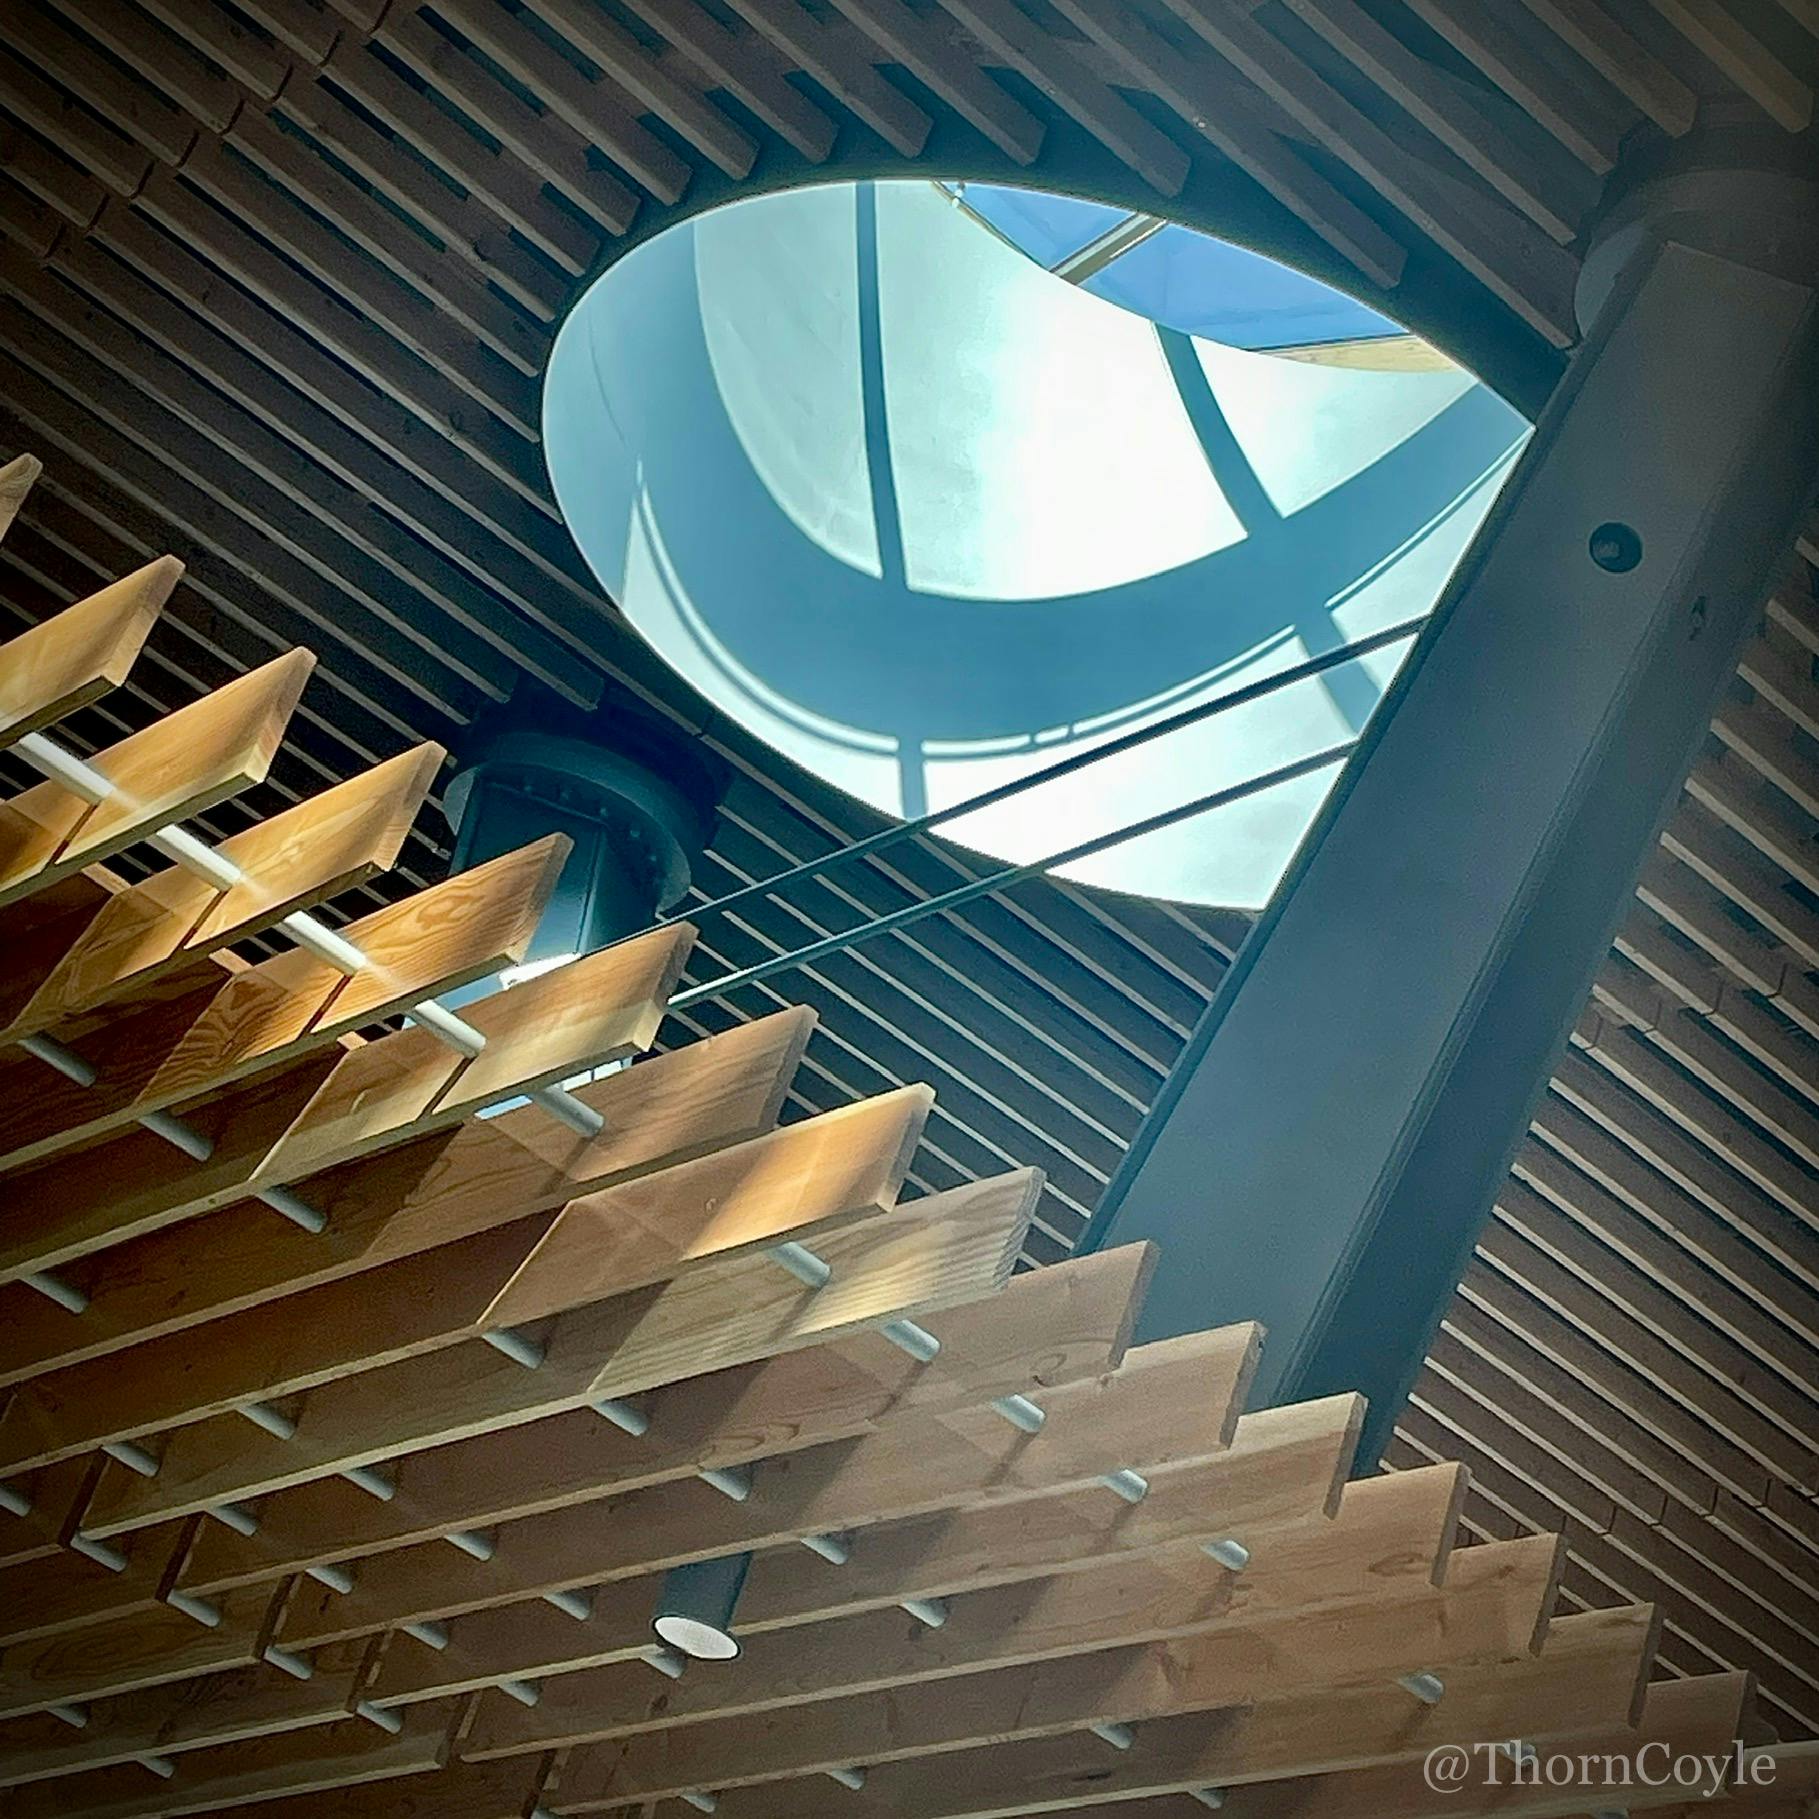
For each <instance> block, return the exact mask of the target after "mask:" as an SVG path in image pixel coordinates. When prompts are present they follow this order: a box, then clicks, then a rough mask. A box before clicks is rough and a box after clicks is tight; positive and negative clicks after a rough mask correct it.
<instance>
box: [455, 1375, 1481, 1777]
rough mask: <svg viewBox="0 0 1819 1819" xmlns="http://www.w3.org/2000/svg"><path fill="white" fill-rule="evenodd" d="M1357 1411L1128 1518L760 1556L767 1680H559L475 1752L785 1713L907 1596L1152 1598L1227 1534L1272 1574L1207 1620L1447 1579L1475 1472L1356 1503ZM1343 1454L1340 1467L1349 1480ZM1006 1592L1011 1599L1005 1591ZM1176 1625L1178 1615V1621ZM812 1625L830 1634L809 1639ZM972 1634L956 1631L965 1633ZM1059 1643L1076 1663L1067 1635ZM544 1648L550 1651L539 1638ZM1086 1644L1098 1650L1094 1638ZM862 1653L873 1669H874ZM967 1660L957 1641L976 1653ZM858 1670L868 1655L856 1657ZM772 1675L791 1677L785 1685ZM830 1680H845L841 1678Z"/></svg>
mask: <svg viewBox="0 0 1819 1819" xmlns="http://www.w3.org/2000/svg"><path fill="white" fill-rule="evenodd" d="M1349 1401H1350V1399H1349V1398H1345V1397H1339V1398H1334V1399H1332V1400H1331V1401H1330V1402H1328V1403H1326V1404H1307V1405H1299V1406H1297V1405H1291V1406H1289V1407H1286V1408H1282V1409H1272V1410H1268V1411H1264V1412H1261V1413H1258V1414H1255V1415H1247V1416H1246V1417H1245V1418H1244V1420H1243V1421H1241V1422H1240V1423H1239V1426H1238V1433H1237V1435H1236V1437H1235V1439H1234V1442H1233V1445H1232V1447H1231V1448H1230V1449H1229V1450H1228V1451H1227V1452H1226V1453H1224V1454H1223V1455H1221V1456H1220V1457H1219V1458H1218V1459H1216V1460H1214V1461H1211V1462H1210V1463H1208V1464H1206V1465H1204V1466H1199V1467H1189V1468H1184V1469H1183V1470H1181V1471H1178V1472H1160V1473H1158V1474H1157V1478H1156V1484H1155V1487H1154V1489H1153V1490H1152V1493H1151V1496H1150V1497H1146V1498H1145V1499H1144V1500H1143V1502H1142V1503H1140V1504H1137V1505H1135V1506H1134V1507H1131V1508H1127V1509H1124V1510H1122V1511H1118V1512H1114V1511H1113V1509H1112V1508H1111V1506H1110V1504H1109V1503H1108V1501H1107V1499H1108V1493H1106V1492H1105V1491H1104V1490H1103V1489H1102V1488H1101V1487H1095V1488H1094V1489H1093V1490H1091V1491H1074V1492H1069V1493H1066V1494H1065V1495H1063V1496H1060V1497H1056V1498H1052V1499H1048V1498H1045V1499H1040V1500H1036V1501H1033V1502H1029V1503H1018V1504H1011V1505H1002V1506H997V1507H991V1506H986V1507H982V1508H979V1509H975V1510H969V1511H965V1512H960V1513H957V1514H952V1515H942V1516H937V1517H923V1518H919V1519H916V1520H912V1521H908V1522H904V1523H900V1524H893V1525H891V1526H890V1527H887V1528H885V1529H882V1530H878V1531H876V1532H874V1533H873V1534H872V1535H871V1536H869V1537H868V1538H867V1545H866V1546H865V1547H863V1548H859V1549H856V1550H855V1551H854V1553H853V1556H852V1558H851V1559H850V1560H849V1561H848V1562H847V1564H846V1565H845V1566H844V1567H842V1568H841V1569H840V1570H839V1573H838V1574H837V1575H830V1574H828V1573H826V1572H817V1571H816V1570H815V1566H814V1563H813V1562H812V1561H809V1560H807V1559H806V1557H805V1556H804V1555H802V1554H801V1553H800V1552H789V1551H785V1552H778V1553H765V1554H760V1555H758V1556H757V1558H756V1559H755V1560H754V1561H753V1563H752V1568H751V1574H750V1577H749V1578H748V1580H747V1585H746V1590H745V1593H744V1595H743V1596H742V1598H741V1600H740V1606H739V1633H740V1636H741V1639H742V1642H743V1645H744V1647H745V1649H746V1651H747V1652H746V1655H745V1656H744V1657H742V1659H744V1660H745V1661H746V1662H747V1664H748V1665H751V1666H753V1667H755V1668H757V1669H758V1670H760V1671H758V1672H755V1673H741V1674H737V1675H724V1674H723V1675H718V1676H697V1677H695V1678H694V1679H691V1680H688V1681H687V1684H686V1685H685V1684H682V1683H680V1682H678V1683H677V1684H675V1685H673V1686H670V1687H667V1688H656V1687H653V1685H652V1683H651V1680H650V1678H649V1675H648V1673H647V1672H645V1671H643V1670H642V1667H641V1664H639V1666H638V1667H637V1668H636V1669H635V1670H633V1669H628V1668H626V1667H623V1666H620V1667H610V1666H608V1667H599V1668H594V1669H590V1670H587V1671H582V1672H573V1673H565V1674H564V1675H562V1676H561V1677H560V1678H558V1679H554V1680H552V1681H550V1682H549V1683H548V1685H547V1686H546V1687H545V1691H544V1697H543V1698H542V1699H541V1700H539V1702H538V1703H537V1705H536V1706H535V1707H531V1708H523V1707H520V1708H518V1709H515V1710H514V1709H512V1708H511V1707H510V1706H509V1705H508V1704H507V1703H505V1702H503V1701H497V1700H491V1699H489V1700H487V1701H485V1702H484V1703H483V1704H482V1706H481V1708H480V1711H479V1713H478V1714H477V1716H476V1718H475V1722H474V1726H473V1728H472V1730H471V1731H470V1733H469V1735H468V1737H467V1739H466V1740H465V1742H464V1744H463V1753H464V1754H466V1755H468V1756H471V1757H475V1758H484V1757H491V1756H494V1755H500V1754H505V1753H511V1752H520V1751H526V1750H537V1749H543V1748H548V1747H555V1746H560V1745H567V1744H575V1743H585V1742H591V1741H600V1740H604V1739H608V1738H613V1737H619V1736H630V1735H634V1734H637V1733H641V1732H644V1731H649V1730H659V1729H663V1728H665V1727H666V1726H668V1725H670V1724H672V1723H674V1724H687V1723H693V1722H695V1721H696V1720H698V1719H703V1718H714V1717H728V1716H734V1715H737V1714H740V1713H748V1712H754V1711H760V1710H764V1709H767V1708H769V1707H772V1706H773V1705H775V1706H778V1707H782V1706H787V1705H790V1704H792V1703H794V1702H795V1701H797V1700H799V1699H803V1698H811V1697H813V1696H814V1694H813V1687H814V1685H815V1684H816V1683H817V1682H816V1675H817V1673H818V1672H819V1668H818V1666H817V1665H816V1664H817V1663H818V1662H819V1661H820V1660H821V1656H820V1654H819V1652H818V1639H819V1638H821V1637H823V1636H824V1635H825V1637H826V1638H827V1639H828V1640H829V1641H830V1642H831V1643H832V1644H833V1646H834V1649H835V1652H836V1654H838V1653H839V1651H840V1650H841V1648H843V1647H844V1646H845V1643H844V1642H843V1641H842V1638H845V1639H848V1640H855V1639H861V1638H868V1637H869V1638H871V1640H872V1641H873V1642H878V1641H879V1640H880V1638H882V1639H883V1640H882V1646H883V1647H884V1650H885V1653H886V1655H887V1656H890V1657H892V1658H898V1657H901V1656H902V1654H903V1646H904V1645H903V1636H904V1633H905V1632H903V1631H902V1629H901V1627H900V1626H898V1625H897V1621H896V1617H895V1616H894V1615H893V1614H892V1607H893V1606H894V1605H895V1603H896V1601H897V1600H898V1599H900V1598H902V1597H904V1596H906V1595H913V1596H924V1597H941V1598H955V1599H958V1600H959V1601H960V1603H959V1604H958V1606H957V1607H956V1608H958V1609H959V1610H960V1611H962V1612H963V1613H964V1612H965V1611H966V1610H967V1609H969V1608H972V1607H974V1606H975V1604H976V1606H977V1609H978V1611H979V1614H980V1615H981V1616H984V1615H987V1614H989V1613H990V1612H992V1611H994V1610H995V1611H998V1612H999V1613H1000V1614H1002V1613H1003V1612H1004V1611H1005V1610H1006V1609H1007V1608H1009V1609H1011V1610H1017V1609H1022V1608H1025V1607H1027V1606H1028V1604H1029V1603H1030V1601H1031V1600H1033V1599H1034V1598H1036V1597H1038V1596H1040V1595H1042V1593H1043V1588H1044V1587H1054V1586H1057V1585H1059V1583H1060V1577H1061V1576H1066V1575H1074V1574H1078V1575H1081V1576H1082V1577H1084V1578H1085V1579H1086V1580H1088V1581H1089V1582H1093V1581H1099V1582H1102V1583H1104V1584H1109V1585H1116V1584H1124V1583H1129V1584H1132V1585H1137V1584H1142V1585H1149V1584H1150V1581H1149V1579H1148V1578H1146V1577H1145V1575H1146V1574H1147V1573H1148V1572H1149V1571H1150V1565H1149V1563H1150V1562H1152V1561H1154V1560H1156V1559H1158V1558H1167V1559H1173V1558H1177V1557H1180V1556H1182V1555H1183V1552H1184V1544H1186V1545H1188V1546H1191V1545H1192V1544H1193V1543H1194V1542H1196V1541H1197V1540H1204V1539H1213V1538H1217V1537H1218V1536H1220V1535H1223V1534H1228V1533H1230V1534H1240V1533H1241V1534H1243V1535H1245V1536H1248V1537H1251V1538H1252V1539H1253V1540H1254V1542H1255V1544H1256V1551H1257V1560H1256V1566H1257V1575H1256V1577H1254V1578H1253V1577H1251V1576H1250V1572H1249V1569H1248V1568H1247V1569H1246V1572H1245V1574H1242V1575H1238V1576H1236V1577H1229V1578H1225V1579H1223V1580H1222V1581H1221V1582H1220V1583H1222V1585H1223V1588H1224V1589H1223V1591H1222V1592H1220V1593H1219V1594H1218V1595H1217V1597H1215V1598H1214V1599H1213V1600H1212V1602H1211V1604H1210V1605H1209V1607H1208V1608H1210V1609H1213V1610H1215V1611H1217V1612H1221V1613H1224V1614H1229V1615H1231V1616H1232V1617H1233V1618H1234V1619H1238V1618H1241V1617H1242V1616H1243V1615H1244V1614H1245V1613H1247V1612H1250V1613H1258V1614H1261V1615H1263V1616H1265V1617H1267V1616H1268V1615H1269V1614H1270V1613H1271V1612H1277V1613H1279V1612H1280V1611H1282V1610H1286V1609H1288V1608H1290V1607H1291V1606H1292V1605H1294V1604H1296V1603H1297V1601H1299V1602H1300V1603H1302V1604H1305V1605H1308V1606H1314V1605H1317V1604H1319V1603H1320V1601H1321V1599H1322V1598H1323V1597H1326V1596H1330V1597H1331V1598H1333V1599H1342V1598H1344V1597H1347V1596H1351V1595H1354V1594H1355V1593H1356V1592H1357V1590H1358V1588H1359V1587H1360V1585H1362V1584H1363V1583H1365V1580H1366V1579H1367V1578H1375V1577H1381V1578H1382V1580H1383V1581H1384V1583H1385V1584H1386V1585H1393V1584H1396V1583H1403V1584H1410V1585H1412V1584H1413V1583H1415V1582H1421V1583H1427V1584H1437V1583H1438V1582H1439V1580H1440V1578H1441V1576H1442V1574H1443V1571H1444V1568H1445V1563H1446V1561H1447V1559H1448V1558H1449V1556H1450V1551H1451V1544H1452V1538H1453V1532H1454V1528H1455V1525H1456V1523H1457V1519H1458V1511H1459V1504H1460V1500H1461V1498H1462V1497H1463V1494H1464V1483H1463V1475H1462V1474H1461V1473H1459V1472H1457V1471H1455V1470H1452V1469H1450V1468H1441V1469H1438V1470H1436V1471H1433V1472H1428V1473H1407V1474H1403V1478H1404V1482H1402V1483H1400V1484H1396V1483H1394V1481H1385V1483H1384V1485H1383V1486H1382V1487H1378V1486H1376V1485H1375V1484H1372V1485H1369V1486H1366V1485H1358V1486H1355V1487H1352V1488H1351V1489H1350V1490H1348V1491H1347V1493H1346V1497H1345V1500H1344V1502H1343V1503H1341V1502H1340V1501H1339V1496H1338V1490H1339V1485H1338V1479H1339V1477H1340V1476H1342V1475H1343V1471H1344V1464H1343V1460H1344V1458H1345V1457H1347V1456H1349V1455H1348V1451H1347V1445H1346V1443H1345V1442H1344V1439H1343V1437H1344V1435H1345V1434H1346V1431H1347V1424H1346V1417H1347V1416H1348V1414H1349V1413H1350V1412H1351V1411H1350V1410H1349V1409H1348V1408H1347V1407H1346V1406H1345V1405H1346V1404H1347V1403H1348V1402H1349ZM1335 1418H1337V1419H1335ZM1316 1420H1324V1421H1325V1423H1326V1427H1325V1432H1324V1434H1323V1435H1322V1436H1321V1440H1322V1441H1323V1443H1324V1451H1322V1450H1321V1448H1320V1447H1318V1446H1316V1445H1313V1444H1311V1442H1312V1441H1313V1439H1314V1435H1313V1432H1312V1429H1313V1425H1314V1423H1315V1421H1316ZM1336 1441H1338V1442H1339V1444H1338V1445H1337V1447H1335V1442H1336ZM1336 1454H1337V1456H1338V1457H1339V1458H1340V1459H1341V1461H1342V1463H1341V1464H1340V1466H1339V1470H1338V1472H1337V1473H1335V1470H1334V1459H1335V1456H1336ZM1392 1486H1393V1488H1392ZM1371 1563H1374V1565H1373V1564H1371ZM1208 1564H1209V1568H1210V1563H1208ZM1133 1574H1134V1575H1135V1577H1132V1575H1133ZM1121 1575H1122V1577H1121ZM1214 1577H1215V1578H1217V1575H1215V1576H1214ZM1020 1588H1021V1589H1020ZM1089 1589H1090V1587H1089ZM655 1591H656V1585H655V1582H654V1581H653V1582H652V1583H651V1584H650V1585H648V1586H646V1587H644V1588H643V1603H642V1606H639V1605H638V1604H637V1603H636V1601H634V1600H628V1602H627V1608H626V1616H627V1621H626V1622H625V1623H624V1624H623V1625H622V1626H621V1628H620V1633H619V1645H620V1647H621V1648H622V1649H623V1650H624V1652H625V1653H626V1654H627V1655H629V1654H630V1653H631V1652H632V1650H633V1648H635V1647H636V1646H637V1645H638V1643H639V1641H640V1640H641V1639H642V1631H643V1629H644V1628H645V1626H646V1625H647V1622H648V1611H649V1608H650V1599H651V1598H652V1597H653V1596H654V1595H655ZM999 1592H1002V1593H1003V1596H996V1595H995V1594H997V1593H999ZM987 1594H994V1596H987ZM1095 1595H1097V1594H1095ZM1220 1599H1223V1600H1224V1602H1223V1603H1220V1601H1219V1600H1220ZM1104 1608H1108V1609H1109V1608H1110V1606H1106V1607H1104ZM867 1613H869V1614H867ZM1174 1615H1175V1613H1174V1612H1165V1613H1164V1614H1163V1620H1164V1621H1172V1620H1173V1618H1174ZM510 1621H511V1620H510V1619H509V1618H508V1619H506V1622H507V1623H509V1622H510ZM804 1624H812V1625H815V1626H817V1627H816V1628H815V1629H813V1630H811V1631H810V1632H809V1633H808V1634H806V1635H805V1634H803V1633H802V1631H801V1627H800V1626H802V1625H804ZM822 1626H831V1627H828V1628H826V1629H825V1630H824V1629H823V1627H822ZM488 1627H489V1626H487V1625H482V1624H468V1625H457V1626H455V1627H454V1628H453V1630H452V1631H451V1648H453V1649H455V1650H457V1651H463V1652H467V1651H468V1649H469V1645H468V1643H467V1642H466V1641H465V1640H464V1638H465V1637H466V1636H467V1635H468V1634H470V1633H471V1634H473V1635H474V1642H473V1644H472V1652H473V1653H474V1654H475V1655H480V1654H482V1653H483V1652H488V1651H490V1652H491V1654H492V1655H493V1657H494V1658H495V1659H497V1658H499V1652H500V1644H499V1640H498V1639H497V1638H496V1637H490V1636H488V1635H487V1634H486V1633H485V1632H486V1630H487V1628H488ZM500 1627H504V1624H502V1625H501V1626H500ZM944 1627H945V1626H944ZM963 1629H964V1631H965V1633H970V1634H971V1635H972V1636H974V1637H975V1638H976V1639H977V1638H981V1637H984V1636H985V1635H986V1632H985V1631H984V1630H982V1629H981V1628H980V1627H979V1626H978V1624H977V1623H975V1622H973V1621H972V1620H970V1619H969V1620H968V1621H967V1623H966V1624H965V1625H964V1626H963ZM547 1634H548V1635H549V1636H550V1637H551V1638H552V1639H553V1638H555V1637H558V1636H559V1635H560V1632H559V1631H557V1630H556V1629H555V1628H554V1626H547ZM961 1634H962V1631H956V1638H958V1637H960V1636H961ZM1049 1641H1050V1643H1051V1644H1052V1645H1053V1646H1054V1647H1056V1648H1058V1649H1061V1650H1062V1651H1063V1652H1065V1650H1066V1646H1067V1642H1066V1638H1065V1637H1063V1636H1061V1635H1056V1636H1053V1637H1051V1638H1049ZM529 1642H530V1649H531V1650H532V1651H534V1649H535V1646H536V1643H535V1634H534V1633H533V1634H532V1635H531V1636H530V1638H529ZM520 1646H522V1644H520ZM576 1646H577V1644H576V1641H575V1638H574V1633H573V1631H572V1630H571V1632H570V1634H569V1636H568V1638H566V1639H565V1640H563V1641H560V1642H558V1643H557V1647H558V1648H562V1647H566V1648H567V1649H568V1650H569V1651H570V1652H571V1653H572V1652H573V1650H574V1649H575V1648H576ZM580 1646H582V1647H585V1646H586V1643H585V1642H583V1643H581V1645H580ZM982 1646H987V1647H989V1646H990V1644H989V1641H987V1642H985V1643H983V1644H982ZM1081 1646H1082V1647H1090V1646H1092V1644H1091V1642H1090V1640H1087V1639H1083V1640H1082V1643H1081ZM863 1647H864V1645H863V1644H862V1645H861V1659H862V1660H863V1661H864V1662H866V1663H867V1664H869V1662H870V1657H869V1655H867V1654H864V1652H863ZM965 1647H966V1645H965V1643H964V1642H961V1643H960V1644H959V1650H960V1654H961V1655H962V1656H963V1655H964V1653H965ZM529 1658H531V1659H534V1658H535V1655H534V1652H532V1653H530V1654H529ZM845 1658H846V1659H848V1660H849V1661H850V1659H851V1658H852V1657H851V1653H850V1650H849V1652H848V1654H847V1656H846V1657H845ZM457 1659H459V1656H457ZM946 1660H948V1657H947V1656H946V1655H945V1653H944V1652H943V1651H942V1650H940V1649H937V1650H936V1651H935V1652H934V1654H933V1655H932V1656H931V1657H930V1666H931V1671H934V1672H937V1673H939V1672H941V1671H942V1664H943V1662H944V1661H946ZM767 1663H768V1664H770V1667H771V1670H772V1671H775V1672H780V1673H781V1674H782V1676H783V1677H782V1679H780V1680H778V1681H777V1682H776V1683H775V1685H774V1686H773V1685H772V1684H771V1681H770V1677H769V1674H768V1673H767V1672H766V1671H765V1669H766V1664H767ZM824 1684H825V1685H827V1686H830V1687H831V1686H834V1685H836V1684H837V1682H836V1681H835V1680H834V1679H833V1678H832V1676H831V1674H830V1676H829V1677H828V1678H827V1679H826V1681H825V1682H824Z"/></svg>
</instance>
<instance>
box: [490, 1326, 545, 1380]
mask: <svg viewBox="0 0 1819 1819" xmlns="http://www.w3.org/2000/svg"><path fill="white" fill-rule="evenodd" d="M480 1337H481V1338H482V1339H484V1340H485V1341H486V1342H487V1344H488V1345H490V1346H491V1347H492V1348H493V1350H494V1351H496V1352H503V1353H504V1354H505V1355H506V1357H508V1358H509V1359H511V1361H512V1362H513V1363H514V1364H521V1365H523V1366H524V1368H525V1369H526V1370H527V1371H534V1370H535V1369H536V1368H537V1367H538V1365H540V1364H541V1363H542V1362H543V1359H544V1350H543V1346H542V1344H541V1343H540V1342H539V1341H538V1340H535V1339H527V1338H526V1337H525V1336H524V1334H522V1333H521V1332H519V1331H518V1330H517V1329H516V1328H515V1327H510V1326H501V1327H496V1328H494V1330H493V1331H492V1332H490V1333H482V1334H481V1335H480Z"/></svg>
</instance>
